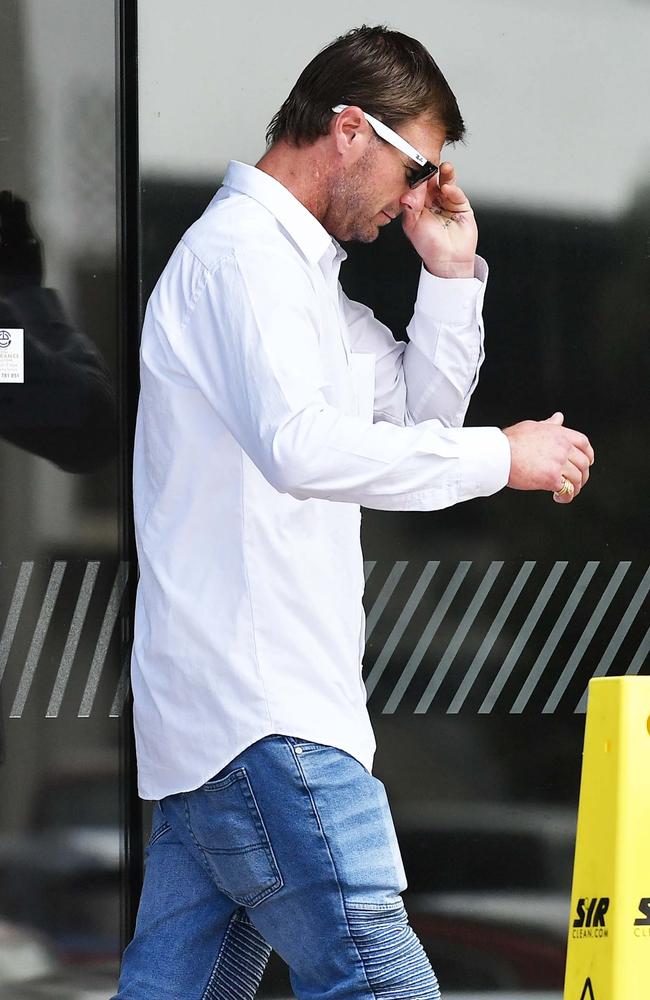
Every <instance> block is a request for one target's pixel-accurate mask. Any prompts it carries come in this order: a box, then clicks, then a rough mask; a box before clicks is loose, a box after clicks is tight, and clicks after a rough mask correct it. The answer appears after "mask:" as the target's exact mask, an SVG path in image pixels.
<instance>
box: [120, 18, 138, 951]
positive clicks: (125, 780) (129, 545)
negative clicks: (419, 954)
mask: <svg viewBox="0 0 650 1000" xmlns="http://www.w3.org/2000/svg"><path fill="white" fill-rule="evenodd" d="M116 6H117V9H116V30H117V44H116V53H117V90H116V99H117V122H118V142H117V149H118V210H119V213H120V217H119V222H118V283H119V284H118V287H119V302H120V334H119V345H118V357H119V420H120V440H121V441H122V443H123V446H122V449H121V455H120V511H121V538H120V544H121V552H122V559H124V560H126V561H128V563H129V565H130V566H131V568H132V572H131V573H130V574H129V580H128V584H127V594H126V597H125V611H124V615H123V618H122V645H123V651H124V658H125V661H126V662H128V657H129V651H130V647H131V642H132V638H133V609H134V604H135V589H136V584H137V572H136V569H135V567H136V552H135V538H134V532H133V501H132V493H131V480H132V463H133V435H134V430H135V414H136V407H137V398H138V389H139V378H138V347H139V334H140V325H141V305H142V303H141V292H140V287H141V281H140V184H139V150H138V70H137V47H138V34H137V27H138V26H137V4H136V3H133V2H130V0H117V4H116ZM120 786H121V787H120V792H121V808H122V830H123V859H122V860H123V863H122V866H121V875H122V893H121V896H122V911H121V924H120V930H121V940H122V947H123V948H124V947H125V946H126V945H127V944H128V942H129V940H130V938H131V936H132V934H133V929H134V926H135V918H136V914H137V908H138V900H139V896H140V888H141V885H142V875H143V838H142V833H143V824H142V807H141V803H140V799H139V798H138V793H137V770H136V760H135V745H134V735H133V712H132V696H131V694H130V693H129V696H128V699H127V703H126V704H125V710H124V711H123V713H122V716H121V725H120Z"/></svg>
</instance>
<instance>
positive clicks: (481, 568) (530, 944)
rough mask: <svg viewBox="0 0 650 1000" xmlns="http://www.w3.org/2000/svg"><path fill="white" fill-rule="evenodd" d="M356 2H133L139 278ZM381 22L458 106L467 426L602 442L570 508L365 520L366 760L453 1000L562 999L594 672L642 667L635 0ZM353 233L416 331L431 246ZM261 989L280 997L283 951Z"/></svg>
mask: <svg viewBox="0 0 650 1000" xmlns="http://www.w3.org/2000/svg"><path fill="white" fill-rule="evenodd" d="M367 20H368V5H367V4H364V3H360V2H357V0H347V2H346V3H342V2H338V0H333V2H331V3H328V4H325V5H319V6H314V5H309V6H305V5H302V6H301V5H298V4H295V3H291V4H287V5H281V6H279V7H278V6H277V5H276V6H267V7H264V6H260V5H255V6H252V5H251V4H243V5H229V6H227V7H224V6H223V5H216V4H212V3H206V2H205V0H189V2H187V3H185V4H184V5H183V8H182V11H181V9H180V8H179V6H178V5H177V4H174V3H173V2H171V0H140V3H139V21H140V27H139V53H140V61H139V66H140V140H141V146H140V149H141V172H142V199H143V200H142V208H143V245H142V253H143V255H142V269H143V279H144V289H145V294H148V292H149V291H150V290H151V288H152V287H153V284H154V282H155V281H156V279H157V277H158V275H159V273H160V271H161V269H162V268H163V267H164V265H165V263H166V260H167V258H168V256H169V254H170V252H171V251H172V249H173V247H174V245H175V243H176V242H177V240H178V239H179V237H180V236H181V234H182V233H183V231H184V229H185V228H186V227H187V226H188V225H190V224H191V223H192V222H193V221H194V219H195V218H197V216H198V215H199V214H200V213H201V212H202V211H203V209H204V208H205V206H206V205H207V203H208V201H209V200H210V199H211V197H212V196H213V194H214V192H215V191H216V189H217V188H218V187H219V184H220V182H221V179H222V177H223V173H224V170H225V167H226V164H227V162H228V160H230V159H231V158H232V159H238V160H244V161H246V162H249V163H255V162H256V161H257V160H258V159H259V158H260V156H261V155H262V153H263V152H264V134H265V130H266V126H267V124H268V122H269V121H270V119H271V118H272V116H273V115H274V114H275V112H276V111H277V109H278V108H279V106H280V105H281V103H282V101H283V100H284V98H285V97H286V95H287V93H288V91H289V89H290V88H291V86H292V85H293V83H294V81H295V80H296V78H297V76H298V74H299V73H300V71H301V70H302V68H303V67H304V66H305V65H306V63H307V62H308V61H309V60H310V59H311V57H312V56H313V55H314V54H315V53H316V52H317V51H318V50H319V49H320V48H321V47H323V46H324V45H325V44H327V43H328V42H329V41H331V40H332V39H333V38H334V37H335V36H337V35H339V34H341V33H343V32H344V31H346V30H348V29H349V28H351V27H354V26H356V25H360V24H362V23H363V22H364V21H367ZM372 21H373V23H378V22H383V23H388V24H390V25H391V26H392V27H394V28H397V29H399V30H402V31H404V32H406V33H408V34H411V35H414V36H416V37H418V38H419V39H420V40H421V41H422V42H424V44H425V45H426V46H427V47H428V48H429V50H430V51H431V52H432V54H433V56H434V58H435V59H436V60H437V61H438V62H439V64H440V66H441V67H442V69H443V72H444V73H445V75H446V76H447V78H448V80H449V82H450V84H451V86H452V88H453V89H454V91H455V93H456V94H457V96H458V100H459V104H460V108H461V111H462V113H463V115H464V117H465V118H466V120H467V123H468V126H469V139H468V142H467V143H466V144H465V145H464V146H460V147H458V148H455V149H453V148H452V149H449V150H448V151H447V153H446V155H447V157H448V158H449V159H452V160H453V161H454V163H455V165H456V167H457V171H458V176H459V180H460V183H461V184H462V185H463V187H464V188H465V189H466V190H467V192H468V193H469V195H470V197H471V198H472V201H473V204H474V207H475V210H476V214H477V218H478V222H479V231H480V238H479V252H480V253H481V254H482V255H483V256H484V257H485V258H486V259H487V261H488V263H489V266H490V271H491V273H490V279H489V283H488V290H487V298H486V307H485V318H486V330H487V361H486V363H485V366H484V368H483V370H482V373H481V379H480V383H479V386H478V389H477V392H476V394H475V398H474V401H473V403H472V406H471V409H470V412H469V417H468V423H469V424H474V425H481V424H489V425H497V426H502V427H503V426H507V425H508V424H512V423H515V422H517V421H519V420H521V419H524V418H533V419H543V418H545V417H548V416H550V415H551V414H552V413H553V412H554V411H556V410H562V411H564V413H565V417H566V422H567V424H568V425H569V426H573V427H577V428H579V429H581V430H584V431H585V432H587V433H588V434H589V436H590V437H591V439H592V441H593V443H594V445H595V448H596V452H597V460H596V464H595V466H594V468H593V472H592V478H591V482H590V483H589V485H588V488H587V489H586V490H585V491H584V493H583V494H582V495H581V496H580V498H579V499H578V501H577V502H576V503H575V504H572V505H571V506H569V507H559V506H558V505H556V504H554V503H553V502H552V500H551V497H550V495H541V494H537V495H530V494H529V495H524V494H517V493H515V492H513V491H508V490H505V491H503V492H502V493H500V494H499V495H497V496H496V497H493V498H490V499H488V500H479V501H473V502H471V503H467V504H463V505H461V506H460V507H458V508H455V509H450V510H446V511H442V512H439V513H430V514H429V513H427V514H423V513H419V514H405V513H382V512H377V511H364V512H363V543H364V552H365V559H366V579H367V582H366V596H365V607H366V614H367V631H366V642H367V645H366V655H365V660H364V665H365V679H366V685H367V689H368V694H369V707H370V711H371V716H372V720H373V725H374V728H375V732H376V736H377V743H378V752H377V757H376V765H375V773H376V774H377V775H378V776H379V777H380V778H381V779H382V780H383V781H384V782H385V784H386V785H387V788H388V792H389V797H390V800H391V803H392V807H393V812H394V815H395V820H396V823H397V826H398V834H399V836H400V843H401V847H402V853H403V856H404V862H405V866H406V872H407V876H408V878H409V889H408V893H407V897H406V902H407V908H408V909H409V912H410V914H411V916H412V922H413V924H414V926H415V927H416V929H417V931H418V933H419V934H420V937H421V939H422V941H423V943H424V945H425V947H426V949H427V951H428V952H429V954H430V956H431V959H432V962H433V964H434V967H435V968H436V970H437V972H438V975H439V979H440V983H441V986H442V989H443V992H444V995H445V996H446V997H449V998H450V1000H451V998H453V997H458V998H460V997H461V996H462V997H463V998H465V1000H467V998H469V997H476V998H478V997H481V998H484V997H486V996H495V997H501V996H503V997H509V998H512V1000H514V998H524V997H526V998H527V997H531V998H532V997H538V998H541V997H545V998H546V997H549V998H550V997H552V998H557V1000H559V997H560V993H561V987H562V977H563V966H564V955H565V942H566V935H567V928H568V922H569V897H570V888H571V864H572V852H573V843H574V835H575V819H576V806H577V796H578V783H579V771H580V759H581V743H582V734H583V724H584V710H585V691H586V687H587V684H588V681H589V679H590V678H591V677H592V676H594V675H604V674H607V673H610V674H625V673H631V674H634V673H640V672H646V671H647V670H648V663H647V653H648V647H649V642H648V636H649V633H648V625H649V616H648V602H647V595H648V589H649V588H650V571H649V570H648V517H647V496H648V488H649V485H650V484H649V481H648V463H647V462H646V461H645V457H644V456H645V454H646V452H647V443H646V442H647V406H646V403H645V399H646V397H647V374H646V370H647V364H646V355H647V328H648V315H649V313H650V301H649V298H648V289H650V281H649V280H648V279H649V277H650V275H649V273H648V252H647V235H648V227H649V225H650V188H649V187H648V167H649V165H650V163H649V159H648V157H649V152H648V151H649V150H650V127H649V119H648V116H647V115H644V114H640V113H639V107H640V105H639V95H645V94H647V93H648V88H649V85H650V78H649V75H648V60H647V39H648V37H650V9H649V8H648V6H647V5H645V4H641V3H631V2H628V0H608V2H604V0H598V2H595V3H590V4H585V3H583V2H581V0H562V2H561V3H560V0H550V3H547V4H546V5H542V6H540V5H539V4H533V3H513V2H512V0H489V2H485V0H459V2H456V3H454V4H453V5H449V6H447V7H444V6H440V5H437V6H432V5H431V4H430V3H425V2H420V0H415V2H414V3H411V4H410V5H409V6H408V12H407V13H404V10H403V9H402V8H399V7H398V5H396V4H395V3H392V2H388V0H386V2H383V3H379V4H375V5H373V7H372ZM288 40H290V44H287V41H288ZM346 249H347V250H348V253H349V258H348V260H347V262H346V263H345V264H344V267H343V269H342V275H341V280H342V283H343V285H344V287H345V289H346V291H347V292H348V294H350V295H351V296H352V297H353V298H356V299H359V300H360V301H363V302H365V303H367V304H368V305H370V306H371V307H372V308H373V309H374V310H375V313H376V314H377V316H378V317H379V318H380V319H382V320H383V321H384V322H386V323H387V324H388V325H389V326H390V327H391V329H392V330H393V332H394V334H395V336H396V337H398V338H404V337H405V336H406V334H405V328H406V325H407V322H408V319H409V317H410V312H411V309H412V304H413V300H414V296H415V292H416V287H417V280H418V270H419V261H418V260H417V258H416V257H415V255H414V253H413V252H412V251H411V248H410V246H409V244H408V243H407V242H406V240H405V238H404V235H403V233H402V231H401V227H400V224H399V222H396V223H394V224H393V225H391V226H388V227H386V228H385V229H384V231H383V233H382V235H381V237H380V238H379V239H378V240H377V242H376V243H373V244H370V245H366V246H361V245H356V246H349V247H347V248H346ZM314 571H315V572H317V567H315V568H314ZM264 988H265V990H266V992H265V993H264V995H265V996H280V995H283V996H288V995H289V987H288V984H287V978H286V971H285V970H284V969H283V967H282V963H280V962H279V961H276V959H275V958H274V959H273V961H272V963H271V965H270V966H269V969H268V972H267V975H266V977H265V980H264Z"/></svg>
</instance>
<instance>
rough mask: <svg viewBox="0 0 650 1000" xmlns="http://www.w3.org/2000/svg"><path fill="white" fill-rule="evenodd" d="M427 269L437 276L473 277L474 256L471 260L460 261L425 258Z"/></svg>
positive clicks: (424, 262)
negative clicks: (428, 259)
mask: <svg viewBox="0 0 650 1000" xmlns="http://www.w3.org/2000/svg"><path fill="white" fill-rule="evenodd" d="M422 263H423V264H424V267H425V269H426V270H427V271H428V272H429V274H433V275H434V277H436V278H473V277H474V258H473V257H472V259H471V260H458V261H449V260H447V261H443V260H438V261H426V260H423V261H422Z"/></svg>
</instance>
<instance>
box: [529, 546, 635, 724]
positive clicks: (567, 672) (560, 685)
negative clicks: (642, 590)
mask: <svg viewBox="0 0 650 1000" xmlns="http://www.w3.org/2000/svg"><path fill="white" fill-rule="evenodd" d="M630 565H631V564H630V563H629V562H621V563H619V564H618V566H617V568H616V570H615V571H614V573H613V575H612V578H611V579H610V581H609V583H608V584H607V586H606V588H605V591H604V593H603V595H602V597H601V598H600V600H599V601H598V604H597V605H596V607H595V608H594V611H593V613H592V615H591V618H590V619H589V621H588V623H587V626H586V628H585V629H584V630H583V633H582V635H581V636H580V638H579V640H578V642H577V643H576V645H575V647H574V649H573V651H572V653H571V656H570V657H569V659H568V660H567V663H566V666H565V667H564V670H563V671H562V673H561V675H560V677H559V678H558V680H557V682H556V684H555V687H554V688H553V691H552V692H551V694H550V696H549V698H548V701H547V702H546V704H545V705H544V708H543V709H542V712H543V713H544V714H546V713H548V712H554V711H555V709H556V708H557V706H558V705H559V703H560V698H561V697H562V695H563V694H564V692H565V691H566V689H567V687H568V685H569V683H570V681H571V680H572V678H573V676H574V674H575V672H576V670H577V669H578V666H579V664H580V661H581V660H582V657H583V656H584V655H585V652H586V651H587V648H588V646H589V643H590V642H591V640H592V639H593V637H594V635H595V633H596V630H597V629H598V626H599V625H600V623H601V622H602V620H603V618H604V617H605V615H606V613H607V610H608V608H609V606H610V604H611V603H612V601H613V600H614V596H615V595H616V592H617V591H618V588H619V587H620V586H621V584H622V582H623V578H624V577H625V574H626V573H627V571H628V569H629V568H630Z"/></svg>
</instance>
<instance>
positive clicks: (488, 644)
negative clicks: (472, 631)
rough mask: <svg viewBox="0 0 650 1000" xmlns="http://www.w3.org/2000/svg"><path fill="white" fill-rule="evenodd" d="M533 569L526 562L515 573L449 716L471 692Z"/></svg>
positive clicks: (531, 565)
mask: <svg viewBox="0 0 650 1000" xmlns="http://www.w3.org/2000/svg"><path fill="white" fill-rule="evenodd" d="M534 568H535V563H534V562H531V561H528V562H525V563H524V565H523V566H522V567H521V569H520V570H519V572H518V573H517V576H516V579H515V581H514V583H513V584H512V586H511V587H510V590H509V591H508V593H507V594H506V597H505V598H504V601H503V604H502V605H501V607H500V608H499V610H498V612H497V615H496V617H495V619H494V621H493V622H492V624H491V625H490V628H489V629H488V632H487V635H486V636H485V638H484V639H483V642H482V643H481V645H480V647H479V649H478V652H477V653H476V655H475V657H474V659H473V660H472V662H471V664H470V666H469V670H468V671H467V673H466V674H465V676H464V677H463V680H462V681H461V684H460V687H459V688H458V691H457V692H456V694H455V695H454V697H453V699H452V700H451V703H450V705H449V708H448V709H447V712H448V713H449V714H450V715H454V714H455V713H456V712H460V710H461V708H462V707H463V704H464V702H465V699H466V698H467V695H468V694H469V692H470V691H471V688H472V685H473V684H474V681H475V680H476V679H477V677H478V675H479V674H480V672H481V669H482V667H483V664H484V663H485V661H486V659H487V657H488V655H489V654H490V652H491V650H492V647H493V646H494V644H495V642H496V641H497V639H498V638H499V636H500V635H501V630H502V629H503V627H504V625H505V623H506V622H507V620H508V616H509V615H510V612H511V611H512V609H513V607H514V606H515V603H516V601H517V598H518V597H519V595H520V594H521V592H522V590H523V589H524V587H525V586H526V581H527V580H528V577H529V576H530V574H531V573H532V572H533V569H534Z"/></svg>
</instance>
